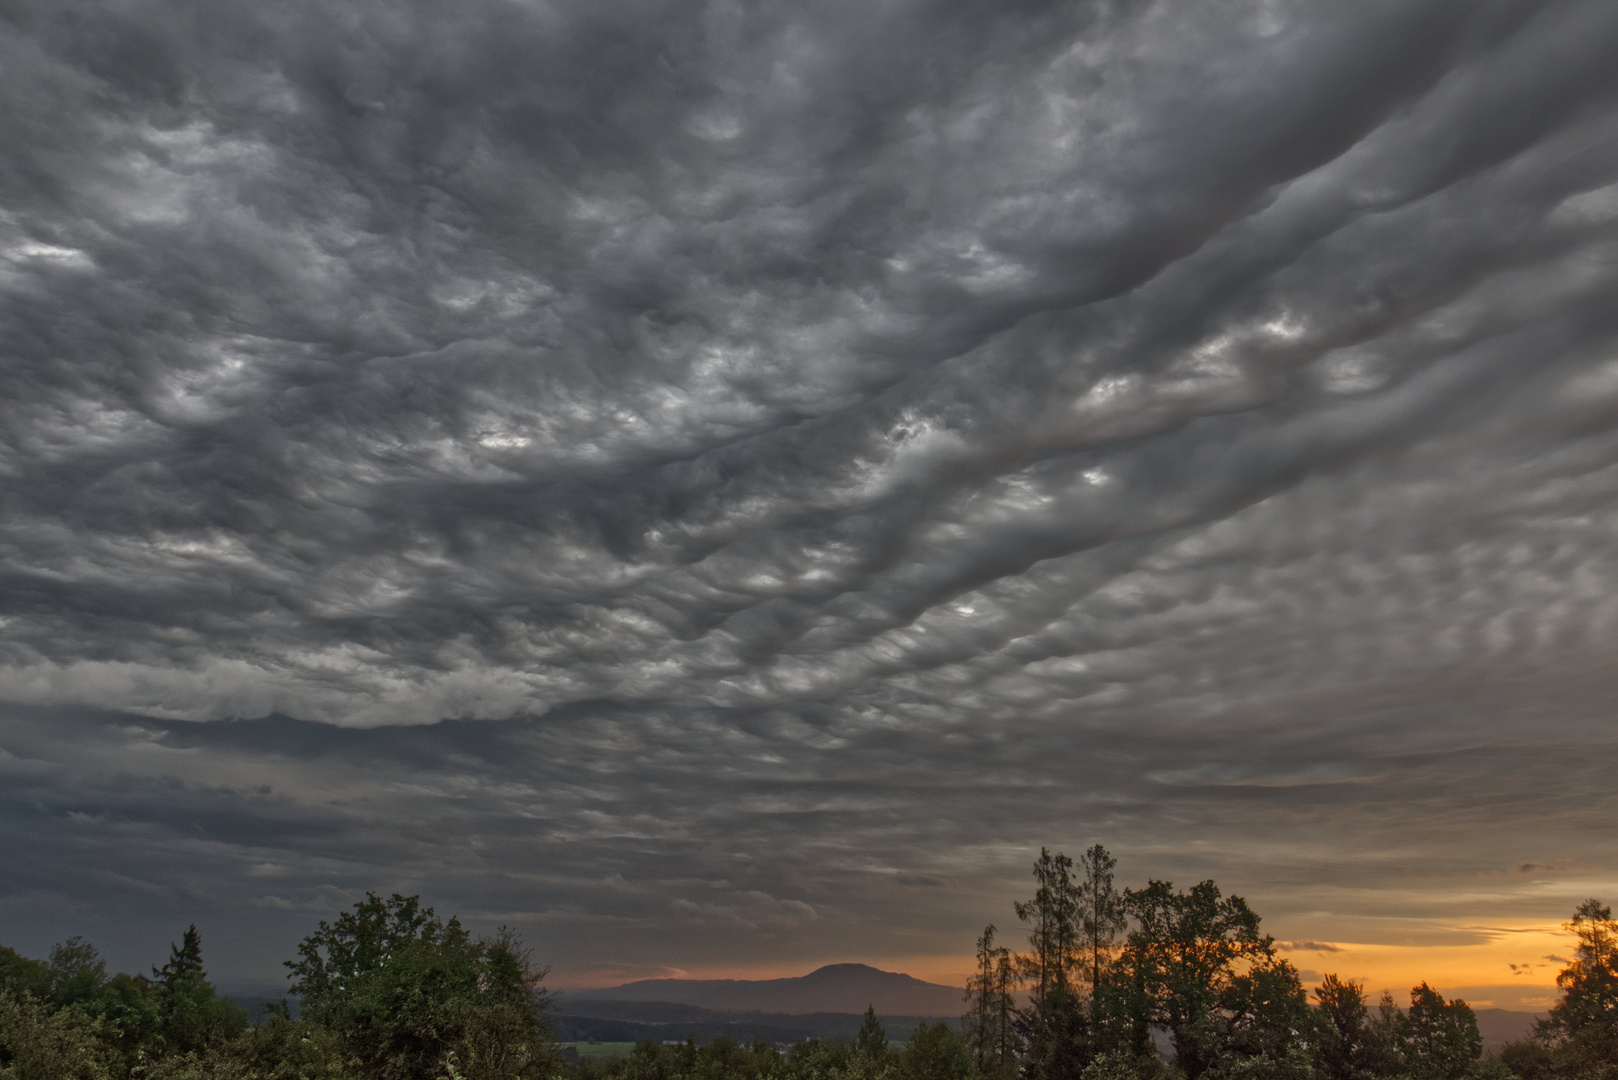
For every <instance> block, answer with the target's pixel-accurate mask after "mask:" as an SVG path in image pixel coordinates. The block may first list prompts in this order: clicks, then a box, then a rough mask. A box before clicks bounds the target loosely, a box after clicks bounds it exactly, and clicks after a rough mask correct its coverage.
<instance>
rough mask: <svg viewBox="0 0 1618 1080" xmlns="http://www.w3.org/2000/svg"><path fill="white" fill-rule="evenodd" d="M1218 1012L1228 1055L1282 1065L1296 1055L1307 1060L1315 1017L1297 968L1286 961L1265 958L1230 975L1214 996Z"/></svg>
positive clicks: (1295, 1057)
mask: <svg viewBox="0 0 1618 1080" xmlns="http://www.w3.org/2000/svg"><path fill="white" fill-rule="evenodd" d="M1218 1016H1219V1018H1220V1020H1221V1021H1222V1024H1221V1026H1222V1028H1223V1031H1222V1032H1221V1035H1222V1040H1223V1042H1224V1055H1225V1057H1226V1058H1228V1059H1232V1060H1239V1059H1243V1058H1263V1059H1265V1060H1266V1061H1269V1062H1272V1063H1282V1062H1291V1061H1294V1060H1295V1059H1297V1057H1298V1055H1300V1054H1301V1055H1304V1057H1303V1060H1304V1061H1307V1060H1308V1056H1307V1051H1306V1049H1305V1047H1306V1044H1307V1043H1308V1042H1309V1041H1310V1036H1311V1035H1312V1034H1313V1033H1314V1030H1313V1029H1314V1028H1315V1018H1314V1016H1313V1014H1312V1013H1311V1012H1310V1011H1309V996H1308V994H1307V993H1305V991H1304V989H1303V982H1302V981H1301V980H1300V979H1299V977H1298V969H1297V968H1295V967H1293V966H1292V965H1291V964H1290V963H1288V962H1287V961H1286V960H1282V959H1278V958H1272V959H1267V960H1264V961H1262V962H1259V963H1256V964H1253V965H1252V966H1251V967H1249V968H1248V970H1246V971H1244V972H1237V973H1235V974H1233V975H1232V976H1231V977H1230V979H1229V980H1228V981H1227V982H1226V984H1225V987H1224V990H1223V992H1222V993H1221V994H1220V996H1219V1013H1218ZM1291 1069H1292V1066H1291V1065H1288V1066H1287V1069H1286V1071H1291Z"/></svg>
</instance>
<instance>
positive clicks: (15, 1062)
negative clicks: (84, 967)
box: [0, 989, 116, 1080]
mask: <svg viewBox="0 0 1618 1080" xmlns="http://www.w3.org/2000/svg"><path fill="white" fill-rule="evenodd" d="M105 1036H106V1031H105V1025H104V1024H103V1023H102V1021H100V1020H99V1019H95V1018H92V1017H90V1016H87V1015H86V1014H85V1013H84V1011H83V1010H81V1009H79V1008H76V1007H69V1008H61V1009H52V1008H51V1007H50V1006H49V1005H47V1004H45V1003H44V1002H41V1001H39V1000H38V999H36V998H35V997H33V995H31V994H23V995H20V996H19V995H16V994H13V993H12V992H11V991H10V990H4V989H0V1078H3V1080H111V1078H112V1077H113V1076H114V1075H115V1073H114V1066H115V1059H116V1055H115V1054H114V1052H113V1051H112V1050H111V1049H110V1048H109V1047H108V1046H107V1039H106V1038H105Z"/></svg>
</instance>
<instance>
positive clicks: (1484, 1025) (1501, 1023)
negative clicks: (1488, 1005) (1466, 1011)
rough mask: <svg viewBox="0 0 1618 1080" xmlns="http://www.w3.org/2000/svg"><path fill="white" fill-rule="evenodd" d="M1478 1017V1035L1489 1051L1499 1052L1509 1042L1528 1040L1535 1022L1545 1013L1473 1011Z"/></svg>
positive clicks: (1501, 1010)
mask: <svg viewBox="0 0 1618 1080" xmlns="http://www.w3.org/2000/svg"><path fill="white" fill-rule="evenodd" d="M1472 1011H1473V1012H1475V1013H1477V1017H1478V1034H1479V1035H1482V1036H1483V1046H1484V1048H1485V1049H1487V1050H1498V1049H1500V1048H1501V1047H1502V1046H1504V1045H1506V1043H1508V1042H1516V1041H1517V1040H1518V1039H1526V1038H1527V1037H1528V1033H1529V1032H1530V1031H1532V1030H1533V1029H1534V1021H1535V1020H1538V1019H1540V1018H1541V1017H1543V1016H1544V1015H1545V1014H1544V1013H1525V1012H1513V1011H1512V1010H1510V1009H1473V1010H1472Z"/></svg>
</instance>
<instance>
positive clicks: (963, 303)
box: [0, 0, 1618, 1008]
mask: <svg viewBox="0 0 1618 1080" xmlns="http://www.w3.org/2000/svg"><path fill="white" fill-rule="evenodd" d="M1615 49H1618V5H1614V4H1612V3H1610V2H1609V0H1423V2H1421V3H1414V4H1412V3H1410V2H1408V0H1359V2H1356V3H1353V4H1320V3H1288V2H1286V0H1195V2H1192V0H1177V2H1174V0H1159V2H1124V0H1118V2H1093V3H1086V2H1079V0H1068V2H1063V3H1043V2H1034V0H1001V2H997V3H993V4H982V3H967V2H963V0H858V2H855V0H809V2H794V3H785V2H781V3H771V2H757V3H733V2H726V0H712V2H705V3H703V2H695V0H691V2H682V0H664V2H659V0H456V2H453V3H451V2H448V0H417V2H405V3H400V2H398V0H374V2H366V0H318V2H316V0H301V2H300V0H287V2H284V3H274V4H265V3H248V2H245V0H210V2H209V3H206V4H191V3H180V2H175V0H170V2H156V0H118V2H114V3H110V4H109V3H102V2H96V3H90V2H88V0H15V2H12V3H8V4H6V5H4V7H3V8H0V102H4V105H3V107H0V148H3V149H0V849H3V851H4V856H3V860H0V861H3V872H0V941H3V942H4V943H5V944H8V945H11V946H13V947H15V948H18V949H20V950H21V951H23V952H25V953H27V954H30V955H36V956H37V955H42V954H43V953H44V952H46V951H47V950H48V949H49V948H50V945H51V943H52V942H55V941H60V940H62V939H64V938H66V937H67V936H69V935H72V934H79V935H83V936H85V937H87V938H88V939H90V940H91V941H92V942H94V943H96V944H97V945H98V946H99V947H100V948H101V949H102V951H103V953H104V954H105V955H106V956H107V958H108V960H109V963H110V964H111V965H112V966H113V967H116V968H123V969H125V970H139V969H142V968H144V967H145V966H146V965H148V964H152V963H160V962H161V961H162V959H163V958H164V957H165V956H166V954H167V948H168V945H169V943H170V942H171V941H176V940H178V938H179V936H180V934H181V932H182V931H183V930H184V928H185V927H186V926H187V925H188V924H191V923H195V924H196V925H197V926H198V928H199V929H200V931H201V932H202V937H203V945H204V955H205V958H207V959H208V961H209V964H210V970H211V971H212V973H213V976H214V978H215V979H216V981H218V982H220V983H222V984H225V985H227V986H248V985H254V986H257V985H272V984H276V983H277V982H278V981H279V980H280V979H281V976H282V973H281V970H280V967H279V965H280V961H282V960H283V959H286V958H288V957H290V956H292V955H294V951H295V947H296V943H297V941H298V940H299V939H300V938H301V937H302V936H303V935H304V934H306V933H309V932H311V931H312V930H313V929H314V927H315V924H316V923H317V922H318V921H319V920H320V919H330V918H332V917H334V916H335V915H336V913H337V912H339V911H341V910H343V909H344V908H345V907H346V906H347V905H349V904H351V903H353V902H354V901H355V900H357V899H359V898H360V897H362V896H363V895H364V894H365V892H366V891H368V890H370V891H376V892H379V893H384V894H386V893H391V892H394V891H398V892H401V893H406V894H411V893H420V894H421V895H422V897H423V899H424V901H425V902H427V903H431V904H433V905H435V906H436V907H437V909H438V910H439V911H440V913H442V914H448V913H451V912H454V913H458V914H459V915H460V916H461V917H462V918H463V919H464V920H465V921H466V922H467V923H468V924H469V925H471V926H473V927H474V928H477V929H480V930H482V929H492V928H493V927H494V926H496V925H498V924H501V923H505V924H508V925H510V926H512V927H514V928H516V929H517V930H519V931H520V932H521V933H522V934H523V935H524V937H525V938H526V940H527V941H528V942H529V943H530V944H531V945H532V946H533V947H534V949H535V951H536V955H537V957H538V958H539V959H540V960H541V961H542V962H545V963H548V964H550V965H551V969H552V970H551V976H550V984H551V985H553V986H558V987H564V988H565V987H583V986H591V985H604V984H612V983H616V982H621V981H625V980H628V979H634V978H644V977H653V976H669V975H681V974H686V975H690V976H693V977H697V976H702V977H718V976H744V977H746V976H754V977H763V976H776V975H792V974H801V973H803V972H805V971H808V970H810V969H811V968H813V967H815V966H818V965H819V964H822V963H829V962H835V961H862V962H866V963H872V964H875V965H877V966H881V967H885V968H887V969H889V970H900V971H906V972H909V973H911V974H914V975H917V976H919V977H923V978H929V979H933V980H935V981H941V982H951V981H955V982H958V981H959V980H960V979H962V978H963V977H964V975H965V973H966V970H967V969H968V967H969V966H970V954H971V950H972V947H973V941H974V939H975V937H976V935H977V934H978V933H979V932H980V931H981V929H982V927H983V926H984V924H986V923H989V922H994V923H996V924H997V925H998V926H999V927H1000V930H1001V936H1002V939H1003V940H1004V939H1008V938H1010V939H1015V937H1016V936H1017V933H1018V931H1017V928H1016V919H1015V917H1014V915H1013V913H1012V902H1013V901H1014V900H1017V899H1020V898H1023V897H1025V896H1026V895H1028V894H1029V893H1030V892H1031V891H1032V885H1031V878H1030V869H1031V865H1032V861H1033V859H1034V858H1035V857H1036V856H1037V854H1038V852H1039V850H1040V848H1041V846H1045V845H1048V846H1049V847H1051V848H1053V849H1059V850H1065V851H1067V852H1069V853H1070V854H1077V853H1079V852H1080V851H1082V850H1083V849H1084V848H1086V847H1088V846H1089V845H1091V844H1094V843H1101V844H1104V845H1106V846H1107V847H1108V848H1109V849H1110V850H1111V851H1112V852H1113V853H1114V855H1116V856H1117V858H1118V860H1119V864H1118V880H1119V883H1120V884H1122V885H1137V886H1138V885H1141V884H1144V883H1145V882H1146V881H1147V880H1148V879H1152V878H1158V879H1167V880H1172V881H1174V882H1175V883H1176V884H1178V885H1182V886H1185V885H1190V884H1192V883H1194V882H1196V881H1199V880H1202V879H1205V878H1213V879H1215V880H1216V881H1218V882H1219V883H1220V885H1221V887H1222V888H1224V889H1225V890H1226V891H1227V892H1230V893H1236V894H1239V895H1242V896H1245V897H1246V898H1247V899H1248V900H1249V902H1250V903H1251V904H1252V906H1253V907H1254V908H1255V910H1257V911H1258V912H1259V914H1260V915H1261V916H1263V918H1264V927H1265V929H1266V930H1267V931H1269V932H1270V933H1273V934H1274V935H1275V936H1276V937H1277V939H1279V940H1280V941H1281V942H1282V943H1283V948H1284V950H1285V951H1286V954H1287V955H1288V956H1290V957H1291V958H1292V959H1293V961H1294V962H1295V963H1296V964H1297V965H1298V967H1299V968H1300V969H1302V970H1303V971H1304V972H1305V975H1306V977H1308V978H1315V977H1318V975H1319V974H1320V973H1323V972H1327V971H1332V972H1336V973H1338V974H1340V975H1342V976H1344V977H1352V978H1359V979H1364V980H1366V981H1367V984H1368V986H1369V987H1371V988H1372V989H1373V991H1374V990H1377V989H1380V988H1381V987H1383V986H1388V987H1392V988H1393V989H1394V990H1395V991H1396V992H1397V993H1400V994H1403V993H1404V992H1405V988H1407V987H1409V986H1411V985H1413V984H1414V983H1415V982H1418V981H1421V980H1424V979H1425V980H1428V981H1430V982H1432V983H1433V985H1435V986H1439V987H1441V988H1443V989H1445V990H1446V992H1448V993H1451V994H1463V995H1464V996H1466V997H1467V998H1468V999H1469V1000H1471V1001H1473V1002H1474V1003H1479V1004H1496V1005H1502V1006H1506V1007H1519V1008H1538V1007H1543V1006H1544V1004H1545V1003H1546V1002H1547V1001H1548V1000H1549V998H1550V995H1551V994H1552V993H1553V992H1554V991H1553V987H1552V983H1553V981H1554V975H1555V973H1556V971H1557V970H1558V969H1559V968H1560V966H1561V964H1562V958H1565V957H1566V956H1567V955H1568V953H1567V952H1566V949H1567V947H1568V940H1567V937H1566V935H1565V934H1563V933H1562V931H1561V930H1560V928H1559V927H1560V924H1561V923H1562V921H1563V920H1565V919H1566V918H1567V917H1568V916H1569V915H1570V914H1571V912H1572V910H1573V908H1574V906H1575V905H1576V904H1577V903H1578V902H1579V901H1581V900H1582V899H1584V898H1585V897H1587V896H1597V897H1600V898H1603V899H1605V900H1606V901H1607V902H1612V901H1614V900H1618V832H1615V831H1614V830H1613V828H1612V821H1613V819H1614V813H1615V811H1618V792H1615V788H1614V785H1613V784H1612V774H1613V767H1614V763H1615V761H1618V727H1615V725H1614V724H1613V722H1612V709H1613V703H1614V700H1615V696H1618V543H1615V540H1618V304H1615V303H1614V297H1615V295H1618V292H1615V290H1618V66H1615V65H1613V64H1612V62H1611V61H1612V56H1613V55H1614V52H1615Z"/></svg>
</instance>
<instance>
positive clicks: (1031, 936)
mask: <svg viewBox="0 0 1618 1080" xmlns="http://www.w3.org/2000/svg"><path fill="white" fill-rule="evenodd" d="M1034 880H1035V881H1037V882H1038V883H1039V888H1038V889H1036V890H1035V891H1034V898H1033V899H1032V900H1030V901H1028V902H1027V903H1023V902H1021V901H1018V902H1017V903H1016V904H1015V905H1013V906H1014V908H1015V910H1016V912H1017V918H1019V919H1021V920H1022V921H1024V922H1026V923H1031V924H1032V925H1031V926H1030V927H1029V931H1028V945H1029V949H1030V951H1029V953H1028V955H1027V956H1025V957H1023V958H1022V960H1021V965H1020V966H1021V968H1022V974H1023V975H1024V977H1025V978H1026V979H1027V980H1028V982H1029V984H1030V985H1031V986H1032V987H1033V1001H1034V1005H1035V1006H1036V1007H1038V1006H1039V1005H1040V1004H1041V1003H1043V1002H1044V1001H1045V1000H1046V999H1047V998H1049V997H1050V996H1052V995H1053V994H1057V993H1061V992H1064V991H1068V990H1071V988H1072V983H1073V971H1074V968H1075V967H1076V966H1077V964H1078V960H1079V928H1078V919H1079V890H1078V886H1077V885H1076V884H1075V882H1074V881H1073V860H1072V859H1070V858H1068V857H1067V856H1066V855H1063V854H1062V853H1061V852H1057V853H1056V854H1055V855H1052V854H1051V853H1050V851H1049V850H1047V849H1046V848H1040V849H1039V859H1038V860H1036V861H1035V863H1034Z"/></svg>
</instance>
